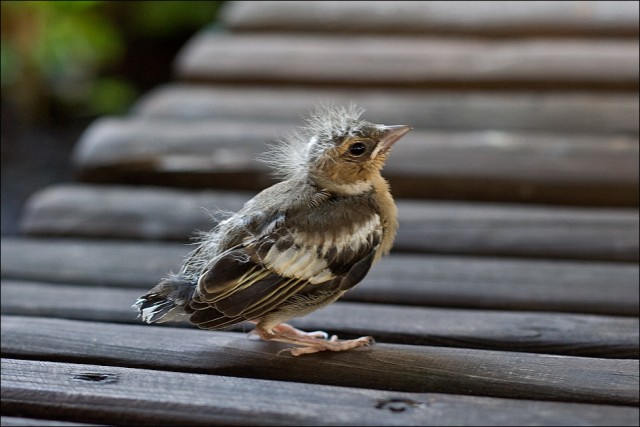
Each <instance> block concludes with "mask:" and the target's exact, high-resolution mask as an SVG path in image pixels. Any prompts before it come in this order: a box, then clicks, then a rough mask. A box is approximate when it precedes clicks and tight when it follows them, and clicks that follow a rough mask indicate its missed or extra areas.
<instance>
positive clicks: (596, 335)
mask: <svg viewBox="0 0 640 427" xmlns="http://www.w3.org/2000/svg"><path fill="white" fill-rule="evenodd" d="M1 290H2V313H3V314H12V315H30V316H34V315H35V316H46V317H55V318H63V319H77V320H94V321H95V320H98V321H106V322H118V323H140V320H139V319H137V315H138V314H137V313H136V312H134V310H133V309H132V308H131V305H132V304H133V302H134V301H135V300H136V298H138V297H139V296H140V295H141V294H142V293H143V292H144V291H146V289H144V290H137V289H134V290H128V289H127V290H125V289H117V288H95V287H79V286H71V285H63V284H50V283H41V282H39V283H37V282H24V281H11V280H3V281H2V287H1ZM291 323H292V324H293V325H295V326H296V327H299V328H302V329H306V330H326V331H327V332H328V333H330V334H337V335H338V336H345V337H352V336H354V337H357V336H363V335H371V336H373V337H374V338H375V339H376V340H377V341H378V342H391V343H398V344H412V345H438V346H446V347H462V348H479V349H489V350H508V351H525V352H532V353H547V354H565V355H573V356H591V357H607V358H636V359H637V358H638V356H640V350H639V338H638V336H639V335H640V328H639V326H638V318H631V317H616V316H594V315H575V314H572V315H569V314H560V313H537V312H531V311H526V312H522V311H519V312H505V311H495V310H459V309H458V310H452V309H435V308H423V307H407V306H397V305H391V304H364V303H354V302H337V303H334V304H332V305H331V306H329V307H326V308H325V309H323V310H320V311H316V312H314V313H312V314H310V315H308V316H305V317H303V318H300V319H294V320H292V322H291ZM185 326H186V324H185ZM252 329H253V326H252V325H250V324H243V325H238V327H236V328H233V330H237V331H246V330H252Z"/></svg>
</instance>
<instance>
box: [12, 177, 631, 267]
mask: <svg viewBox="0 0 640 427" xmlns="http://www.w3.org/2000/svg"><path fill="white" fill-rule="evenodd" d="M251 195H252V194H251V193H238V194H234V193H220V192H191V191H189V192H187V191H185V192H178V191H175V190H165V189H157V188H156V189H151V190H150V189H147V188H144V189H141V188H132V187H117V186H116V187H97V186H86V185H84V186H83V185H73V186H56V187H50V188H48V189H45V190H43V191H41V192H39V193H36V194H35V195H34V196H33V197H32V198H31V199H30V200H29V202H28V203H27V206H26V208H25V212H24V214H23V216H22V219H21V229H22V231H23V232H25V233H28V234H31V235H44V236H47V235H49V236H52V235H53V236H76V237H77V236H80V237H108V238H135V239H140V238H142V239H159V238H163V239H178V240H182V241H186V240H187V238H189V237H192V236H193V235H194V232H195V231H196V230H209V229H211V228H213V226H215V224H216V223H215V222H214V220H212V216H215V214H216V212H217V213H218V218H220V216H221V215H222V214H221V213H220V211H223V212H224V211H236V210H238V208H240V207H241V206H242V204H243V203H244V202H245V201H246V200H248V199H249V198H250V197H251ZM397 205H398V212H399V213H398V216H399V220H400V229H399V232H398V237H397V239H396V243H395V246H394V250H395V251H404V252H408V251H412V252H429V253H442V254H468V255H485V256H487V255H502V256H510V257H516V256H527V257H542V258H564V259H592V260H614V261H636V260H638V254H639V246H640V244H639V242H638V240H639V239H638V230H639V229H640V225H639V222H640V220H639V218H638V211H637V210H635V209H602V208H557V207H554V208H548V207H539V206H519V205H511V204H508V205H494V204H480V203H474V204H472V203H452V202H446V203H445V202H433V201H430V202H422V201H408V200H402V199H398V201H397ZM210 212H212V213H213V214H210Z"/></svg>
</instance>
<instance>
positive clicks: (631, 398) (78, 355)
mask: <svg viewBox="0 0 640 427" xmlns="http://www.w3.org/2000/svg"><path fill="white" fill-rule="evenodd" d="M1 320H2V322H1V327H2V335H1V342H2V353H3V356H4V357H8V358H21V359H22V358H29V359H34V358H35V359H38V360H50V361H58V362H68V363H90V364H96V365H111V366H123V367H136V368H146V369H160V370H163V371H180V372H193V373H206V374H213V375H228V376H233V377H242V378H256V379H271V380H278V381H294V382H304V383H317V384H326V385H338V386H348V387H360V388H374V389H380V390H394V391H406V392H431V393H453V394H470V395H481V396H490V397H508V398H521V399H535V400H560V401H570V402H581V403H600V404H617V405H637V404H638V362H637V360H613V359H599V358H581V357H574V356H552V355H542V354H530V353H511V352H504V351H503V352H496V351H487V350H470V349H458V348H446V347H428V346H407V345H400V344H376V345H374V346H372V347H368V348H362V349H358V350H357V351H351V352H340V353H331V354H326V353H321V354H314V355H308V357H293V356H289V355H287V354H284V353H283V354H281V355H279V356H278V355H277V353H278V351H279V350H281V349H282V348H284V347H283V346H282V345H280V344H277V343H263V342H259V341H255V340H251V339H247V337H246V336H245V335H244V334H237V333H232V332H212V331H199V330H191V329H184V328H167V327H153V326H137V325H135V326H134V325H115V324H109V323H93V322H80V321H73V320H60V319H48V318H31V317H20V316H2V319H1Z"/></svg>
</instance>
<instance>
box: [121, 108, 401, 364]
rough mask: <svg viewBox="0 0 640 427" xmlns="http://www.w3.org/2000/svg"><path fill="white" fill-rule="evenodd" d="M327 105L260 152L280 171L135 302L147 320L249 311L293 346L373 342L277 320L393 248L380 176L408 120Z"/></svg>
mask: <svg viewBox="0 0 640 427" xmlns="http://www.w3.org/2000/svg"><path fill="white" fill-rule="evenodd" d="M361 113H362V112H361V111H360V110H357V109H355V107H350V108H341V107H340V108H325V109H322V110H318V111H316V112H315V113H314V114H313V115H312V116H311V118H310V119H309V120H308V121H307V124H306V126H305V127H304V128H303V129H302V130H301V131H300V132H299V133H296V134H293V135H292V136H290V137H289V138H288V139H286V140H285V141H283V142H282V143H281V144H279V145H277V146H275V147H274V148H273V150H272V151H271V152H270V154H269V155H268V156H267V157H265V158H266V159H267V162H268V163H270V164H271V165H272V166H274V167H275V168H276V171H277V173H278V174H279V175H280V176H281V177H282V178H284V180H283V181H281V182H279V183H278V184H275V185H273V186H271V187H269V188H267V189H265V190H264V191H262V192H261V193H259V194H258V195H256V196H255V197H254V198H253V199H251V200H249V201H248V202H247V203H246V204H245V206H244V207H243V208H242V209H241V210H240V211H239V212H237V213H236V214H234V215H232V216H231V217H229V218H227V219H226V220H224V221H222V222H221V223H219V224H218V226H217V227H216V228H215V229H214V230H212V231H211V232H209V233H206V234H204V236H203V238H202V240H201V242H200V243H199V246H198V247H197V249H196V250H195V251H193V252H192V253H191V254H190V256H189V257H188V259H187V260H186V262H185V264H184V265H183V267H182V269H181V271H180V272H179V273H178V274H177V275H174V276H171V277H169V278H166V279H164V280H162V281H161V282H160V283H159V284H158V285H157V286H155V287H154V288H153V289H151V291H149V293H147V294H146V295H144V296H142V297H140V298H139V299H138V300H137V301H136V303H135V304H134V307H135V308H136V309H138V310H139V311H140V314H141V316H142V319H143V320H144V321H146V322H148V323H152V322H163V321H168V320H174V319H179V318H182V317H185V316H186V317H187V318H188V319H189V321H190V322H191V323H194V324H196V325H197V326H198V327H200V328H203V329H221V328H226V327H229V326H231V325H234V324H236V323H239V322H242V321H245V320H248V321H252V322H255V323H257V326H256V332H257V333H258V334H259V335H260V336H261V337H262V338H263V339H265V340H276V341H283V342H288V343H292V344H296V345H300V346H302V347H300V348H292V349H290V350H291V353H292V354H294V355H298V354H305V353H313V352H317V351H323V350H333V351H340V350H346V349H349V348H353V347H358V346H361V345H367V344H369V343H371V342H372V339H371V338H370V337H363V338H360V339H358V340H350V341H338V340H337V339H336V338H335V337H332V339H330V340H327V339H325V338H326V334H323V333H313V334H307V333H304V332H302V331H299V330H297V329H295V328H293V327H291V326H289V325H286V324H284V323H283V322H285V321H287V320H289V319H291V318H293V317H299V316H303V315H306V314H308V313H310V312H312V311H314V310H316V309H318V308H320V307H322V306H325V305H327V304H329V303H331V302H333V301H335V300H336V299H338V298H339V297H340V296H341V295H342V294H343V293H344V292H346V291H347V290H348V289H350V288H351V287H353V286H355V285H356V284H357V283H358V282H360V281H361V280H362V279H363V278H364V276H365V275H366V274H367V272H368V271H369V268H370V267H371V265H372V264H374V263H375V262H376V261H378V260H379V259H380V257H381V256H382V255H383V254H386V253H387V252H389V250H390V249H391V246H392V244H393V240H394V237H395V233H396V229H397V227H398V223H397V219H396V207H395V204H394V202H393V199H392V197H391V194H390V193H389V187H388V184H387V182H386V181H385V180H384V179H383V178H382V176H381V175H380V170H381V169H382V166H383V165H384V161H385V160H386V157H387V154H388V151H389V148H390V147H391V145H392V144H393V143H394V142H395V141H397V140H398V139H399V138H400V137H402V136H403V135H404V134H405V133H406V132H408V131H409V130H410V129H411V128H410V127H408V126H383V125H376V124H372V123H369V122H366V121H364V120H362V119H360V115H361Z"/></svg>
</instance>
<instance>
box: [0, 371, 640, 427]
mask: <svg viewBox="0 0 640 427" xmlns="http://www.w3.org/2000/svg"><path fill="white" fill-rule="evenodd" d="M71 390H72V391H71ZM69 393H72V396H73V399H70V398H69ZM2 395H3V403H2V406H3V411H7V412H13V411H25V410H26V411H33V412H36V411H38V412H41V413H42V412H46V413H47V414H48V415H50V416H52V415H55V416H60V417H66V418H72V419H77V420H80V421H87V420H89V421H95V422H100V423H104V422H107V423H109V424H120V425H123V424H136V425H170V424H177V425H218V424H224V425H231V424H234V425H427V424H429V425H468V424H490V425H634V424H637V420H638V413H637V411H636V409H635V408H631V407H619V406H603V405H591V404H571V403H559V402H543V401H527V400H515V399H496V398H488V397H477V396H460V395H447V394H437V393H429V394H424V393H403V392H391V391H380V390H368V389H358V388H353V387H348V388H347V387H336V386H326V385H319V384H304V383H302V384H301V383H290V382H276V381H269V380H254V379H245V378H231V377H221V376H217V375H203V374H193V373H181V372H162V371H161V372H158V371H149V370H146V369H133V368H121V367H117V366H110V367H105V366H98V365H87V364H69V363H57V362H41V361H28V360H13V359H3V360H2ZM168 397H170V399H171V401H170V402H168V401H167V398H168ZM213 397H215V398H213Z"/></svg>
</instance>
